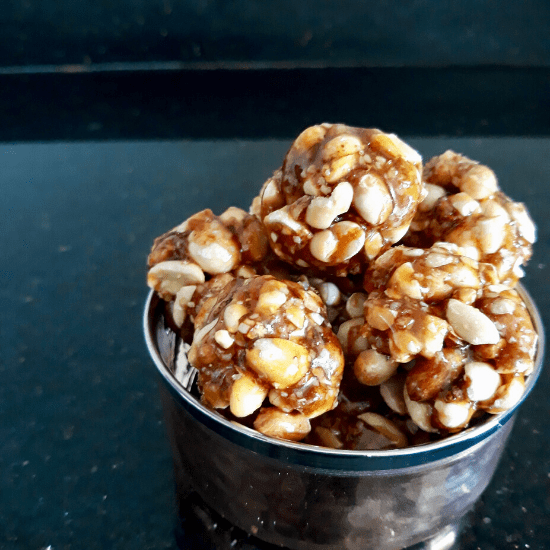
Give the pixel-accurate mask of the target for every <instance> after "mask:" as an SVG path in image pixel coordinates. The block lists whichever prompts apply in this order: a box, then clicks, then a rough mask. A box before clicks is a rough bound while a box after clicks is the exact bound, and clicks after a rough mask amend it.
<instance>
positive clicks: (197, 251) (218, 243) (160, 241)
mask: <svg viewBox="0 0 550 550" xmlns="http://www.w3.org/2000/svg"><path fill="white" fill-rule="evenodd" d="M268 251H269V247H268V243H267V238H266V235H265V232H264V229H263V226H262V224H261V223H260V222H259V221H258V219H257V218H256V217H255V216H252V215H251V214H248V213H246V212H245V211H244V210H241V209H240V208H235V207H230V208H228V209H227V210H226V211H225V212H224V213H223V214H222V215H221V216H215V215H214V214H213V213H212V211H211V210H203V211H201V212H198V213H197V214H195V215H193V216H191V217H190V218H189V219H187V220H185V221H184V222H183V223H181V224H180V225H178V226H177V227H174V229H172V230H171V231H168V232H167V233H165V234H164V235H161V236H160V237H157V238H156V239H155V242H154V244H153V248H152V250H151V253H150V254H149V260H148V263H149V272H148V275H147V284H148V285H149V286H150V287H151V288H152V289H154V290H155V291H156V292H157V293H158V294H159V296H161V297H162V298H164V299H165V300H171V299H173V297H175V296H176V295H177V294H178V292H179V291H180V290H181V289H182V288H184V287H189V286H196V285H198V284H201V283H204V282H205V274H207V275H217V274H219V273H229V272H231V271H233V270H235V269H237V268H239V267H242V266H247V265H254V264H258V263H260V262H261V261H262V260H264V259H265V257H266V256H267V254H268ZM188 292H189V291H186V294H188Z"/></svg>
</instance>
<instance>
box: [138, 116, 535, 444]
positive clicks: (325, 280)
mask: <svg viewBox="0 0 550 550" xmlns="http://www.w3.org/2000/svg"><path fill="white" fill-rule="evenodd" d="M421 173H422V174H423V176H422V178H421V176H420V175H421ZM535 237H536V232H535V227H534V224H533V222H532V221H531V219H530V217H529V215H528V213H527V211H526V209H525V207H524V206H523V205H522V204H521V203H515V202H513V201H512V200H511V199H509V198H508V197H506V195H504V193H502V191H500V190H499V188H498V183H497V180H496V177H495V174H494V173H493V171H492V170H491V169H489V168H488V167H486V166H483V165H480V164H479V163H477V162H475V161H472V160H470V159H468V158H467V157H464V156H461V155H458V154H456V153H454V152H452V151H447V152H446V153H444V154H442V155H440V156H438V157H434V158H433V159H432V160H430V162H429V163H428V164H427V165H426V166H425V167H424V170H423V172H422V166H421V159H420V156H419V155H418V153H417V152H416V151H414V150H413V149H411V148H410V147H409V146H408V145H406V144H405V143H404V142H402V141H401V140H400V139H399V138H397V137H396V136H395V135H393V134H385V133H383V132H381V131H380V130H376V129H362V128H354V127H349V126H345V125H342V124H321V125H317V126H312V127H310V128H307V129H306V130H304V132H302V133H301V134H300V135H299V136H298V138H297V139H296V140H295V141H294V143H293V144H292V146H291V148H290V149H289V151H288V153H287V154H286V156H285V158H284V161H283V164H282V167H281V169H280V170H277V171H276V172H275V173H274V175H273V176H272V177H271V178H270V179H268V180H267V181H266V182H265V183H264V185H263V187H262V189H261V191H260V193H259V195H258V196H257V197H256V198H255V199H254V200H253V202H252V205H251V209H250V213H246V212H245V211H243V210H241V209H239V208H233V207H231V208H229V209H227V210H226V211H225V212H224V213H223V214H221V215H220V216H215V215H214V214H213V213H212V211H210V210H203V211H202V212H199V213H197V214H195V215H194V216H191V217H190V218H189V219H188V220H186V221H185V222H183V223H182V224H180V225H179V226H177V227H175V228H174V229H172V230H171V231H169V232H168V233H165V234H164V235H162V236H160V237H159V238H157V239H156V240H155V242H154V245H153V249H152V251H151V254H150V256H149V272H148V284H149V286H150V287H151V288H153V289H154V290H155V291H156V292H157V293H158V294H159V295H160V296H161V297H162V298H163V299H164V300H165V301H166V302H167V308H166V313H167V318H168V320H169V323H170V326H172V327H173V328H174V330H177V331H178V332H179V333H180V335H181V337H182V338H183V339H185V340H187V341H188V342H191V341H192V344H191V347H190V349H189V352H188V358H189V362H190V363H191V365H192V366H194V367H195V368H196V369H197V370H198V373H199V375H198V389H199V392H200V395H201V400H202V402H203V403H204V404H206V405H207V406H209V407H211V408H214V409H217V410H219V411H221V412H222V413H223V414H224V415H225V416H226V417H228V418H230V419H231V420H235V419H237V420H238V421H240V422H242V423H244V424H246V425H247V426H249V427H254V428H255V429H256V430H258V431H259V432H261V433H263V434H265V435H268V436H270V437H275V438H279V439H286V440H291V441H302V440H304V441H305V442H307V443H311V444H315V445H323V446H327V447H332V448H335V449H395V448H401V447H405V446H408V445H417V444H421V443H426V442H427V441H430V440H433V439H436V438H438V437H443V436H446V435H448V434H450V433H454V432H458V431H460V430H462V429H464V428H465V427H466V426H468V425H469V423H470V422H471V421H472V419H473V418H477V417H479V416H480V415H482V414H484V413H486V412H487V413H491V414H496V413H499V412H502V411H505V410H508V409H509V408H511V407H513V406H514V405H515V404H516V403H517V401H518V400H519V399H520V398H521V396H522V395H523V392H524V389H525V379H526V377H528V376H529V375H530V374H531V372H532V370H533V368H534V358H535V353H536V349H537V334H536V332H535V330H534V327H533V324H532V321H531V318H530V315H529V312H528V311H527V308H526V306H525V304H524V303H523V300H522V299H521V297H520V295H519V294H518V293H517V291H516V290H514V288H513V287H514V285H515V284H516V283H517V281H518V279H519V278H520V277H521V276H522V275H523V270H522V265H524V264H525V263H526V262H527V261H528V259H529V258H530V256H531V247H532V243H533V242H534V241H535Z"/></svg>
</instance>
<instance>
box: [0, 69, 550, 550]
mask: <svg viewBox="0 0 550 550" xmlns="http://www.w3.org/2000/svg"><path fill="white" fill-rule="evenodd" d="M176 76H177V75H174V78H175V77H176ZM102 78H104V79H105V81H107V80H108V79H107V78H106V77H105V75H103V76H102ZM149 78H151V77H149ZM3 82H4V83H5V82H6V81H5V80H4V81H3ZM22 82H23V81H18V82H16V84H17V85H19V86H21V89H22V90H24V89H25V86H24V84H22ZM94 82H95V83H96V85H98V84H97V83H98V82H99V81H98V80H96V81H94ZM518 82H519V80H518ZM518 82H516V84H518ZM533 86H535V87H536V86H539V88H537V89H540V90H543V89H546V87H547V86H548V79H547V75H546V73H544V75H543V77H542V79H541V80H536V79H535V84H533ZM335 87H336V86H335V85H334V84H333V88H332V89H333V90H334V88H335ZM60 88H61V86H60ZM15 89H17V86H15V84H14V87H13V88H12V91H11V92H7V91H6V89H5V88H1V87H0V90H2V91H1V92H0V96H3V99H4V100H6V99H7V98H8V96H9V94H10V93H11V94H15V92H14V91H13V90H15ZM72 92H73V93H76V92H75V91H74V89H73V90H72ZM27 93H28V91H27ZM86 93H87V92H83V95H82V97H87V95H86ZM480 93H481V92H480ZM505 93H508V94H510V93H511V92H510V91H508V92H505ZM526 93H528V94H530V93H532V89H531V91H528V92H526ZM161 95H162V90H160V91H159V92H158V97H161ZM535 95H536V94H535ZM219 96H220V94H218V95H217V96H216V101H220V99H219ZM13 97H14V96H13ZM13 97H12V98H13ZM493 97H496V96H493ZM530 97H531V96H530ZM533 97H534V96H533ZM533 97H531V99H533ZM537 97H539V96H538V95H537ZM540 97H542V95H541V96H540ZM76 99H77V98H76V97H75V96H74V95H73V96H71V97H70V98H69V99H68V101H69V103H70V102H72V103H75V101H76ZM119 100H120V98H118V99H117V102H118V101H119ZM41 101H42V105H43V106H47V105H48V104H52V102H51V97H50V98H49V99H48V98H44V96H42V97H41ZM102 101H104V103H103V104H101V103H99V102H96V103H94V104H91V105H90V109H89V110H88V112H94V113H103V114H104V115H105V113H107V114H109V116H107V115H105V120H104V121H101V125H102V126H101V127H99V128H96V130H97V131H98V132H97V134H96V135H97V136H98V139H94V140H93V141H92V138H93V137H94V130H93V128H92V129H91V130H90V133H89V136H87V135H86V132H85V131H82V132H81V133H78V132H75V133H73V134H71V132H70V131H69V130H70V129H71V128H73V129H74V128H79V127H82V128H84V127H85V124H88V129H89V125H90V124H93V123H94V120H93V119H86V118H85V116H83V113H85V112H86V111H87V110H86V105H85V104H80V105H79V107H78V109H77V108H76V107H75V108H74V109H73V111H72V113H73V116H74V118H73V119H72V124H73V125H72V126H71V125H70V124H69V122H68V121H69V120H70V118H66V117H69V116H70V115H71V110H70V109H69V110H67V111H63V110H60V111H59V112H58V114H59V113H61V115H62V116H61V115H60V125H59V126H57V127H54V128H51V129H50V130H48V128H45V127H43V126H42V125H40V127H38V126H37V127H35V128H34V130H33V126H32V121H31V117H30V116H29V114H28V113H27V114H24V113H22V114H21V117H22V120H23V122H24V123H25V124H27V126H26V127H25V128H23V126H18V125H17V121H16V117H15V116H13V118H12V120H11V122H10V123H9V124H8V125H7V126H5V127H4V128H3V129H2V130H0V135H1V138H2V140H3V142H2V143H1V144H0V153H1V157H0V158H1V161H0V167H1V168H0V182H1V183H0V185H1V189H2V206H1V209H2V213H1V216H0V242H1V249H2V257H3V262H2V267H1V268H0V280H1V286H0V296H1V301H2V308H1V311H0V350H1V362H0V376H1V380H2V383H1V384H0V548H1V549H6V550H12V549H14V550H15V549H27V548H29V549H30V548H33V549H48V550H61V549H78V548H87V549H88V550H94V549H102V548H116V549H123V548H124V549H126V548H132V549H134V550H138V549H161V548H175V547H176V543H175V540H174V520H175V511H174V505H175V504H174V503H175V500H174V497H173V494H172V491H173V488H172V483H173V482H172V470H171V468H172V464H171V457H170V449H169V444H168V440H167V438H166V434H165V429H164V425H163V419H162V411H161V408H160V401H159V399H158V390H157V384H158V378H157V374H156V372H155V368H154V366H153V364H152V362H151V361H150V359H149V357H148V354H147V350H146V348H145V344H144V342H143V335H142V332H141V314H142V308H143V304H144V300H145V297H146V294H147V288H146V286H145V259H146V255H147V253H148V250H149V248H150V245H151V243H152V240H153V238H154V237H155V236H156V235H158V234H160V233H162V232H164V231H165V230H167V229H168V228H171V227H173V226H174V225H176V224H177V223H179V222H180V221H182V220H183V219H184V218H186V217H188V216H189V215H190V214H192V213H194V212H196V211H198V210H200V209H203V208H207V207H209V208H212V209H213V210H214V211H215V212H216V213H219V212H221V211H222V210H223V209H225V208H226V207H227V206H229V205H236V206H240V207H243V208H247V207H248V205H249V203H250V201H251V199H252V198H253V196H255V194H256V193H257V190H258V189H259V187H260V185H261V184H262V182H263V181H264V180H265V179H266V177H267V176H269V175H270V174H271V172H272V171H273V170H274V169H275V168H276V167H277V165H278V164H279V163H280V161H281V159H282V156H283V154H284V152H285V151H286V149H287V147H288V145H289V143H290V138H291V136H292V135H293V134H294V133H295V128H294V122H293V121H294V120H295V119H292V118H291V117H290V114H291V108H290V107H288V106H285V105H280V106H279V107H280V109H281V111H284V112H285V116H286V117H287V118H285V120H286V121H287V123H286V124H287V125H286V126H285V125H284V123H282V122H281V123H280V126H277V128H278V130H277V131H270V130H269V129H267V130H266V132H265V133H264V134H263V135H262V134H261V133H260V132H259V131H258V132H248V133H247V132H244V135H243V133H239V132H234V135H235V136H236V139H233V138H232V136H231V135H230V134H231V131H230V130H229V129H228V128H229V123H228V122H227V121H228V120H229V117H230V113H229V114H227V113H226V114H225V117H226V118H225V122H224V123H223V124H225V126H224V128H225V130H224V131H225V132H226V133H225V134H223V132H221V134H222V135H220V132H216V130H212V132H211V134H210V136H209V132H208V128H209V127H211V126H208V125H213V124H214V125H215V123H216V121H215V119H214V117H210V118H208V116H207V115H208V112H207V109H206V107H205V110H204V111H201V112H198V113H197V112H189V109H188V107H185V105H184V106H182V104H181V103H179V106H180V109H181V110H179V111H178V110H176V109H175V108H173V112H174V113H175V114H174V115H173V116H174V119H176V118H177V123H176V122H174V120H171V119H170V116H169V115H170V112H171V111H170V106H167V105H164V106H163V107H162V109H161V111H162V116H163V117H164V118H163V120H164V126H162V128H172V129H174V128H176V127H178V125H180V126H181V134H180V135H175V136H174V135H170V132H167V133H164V134H163V133H162V132H161V133H160V134H161V135H160V136H159V132H156V131H155V127H154V126H151V130H150V133H149V136H150V137H149V139H148V138H147V131H148V130H147V128H148V125H149V124H150V123H151V121H152V120H153V121H155V120H156V119H155V117H157V116H160V115H159V114H158V111H155V109H154V105H153V106H152V110H153V111H154V112H155V114H154V117H149V116H148V114H149V113H148V111H147V109H146V107H147V105H146V103H147V102H144V103H143V104H140V109H142V110H141V111H140V112H135V113H134V115H132V116H134V118H135V120H134V122H133V126H132V129H131V131H130V133H129V134H128V133H125V132H124V131H121V132H120V133H118V132H116V131H113V132H111V133H110V134H109V132H108V131H106V130H105V124H107V125H111V126H112V127H113V128H114V127H117V128H124V122H125V121H126V119H125V118H124V117H126V115H127V113H128V112H130V111H129V109H131V108H132V107H131V105H128V106H126V107H125V108H124V109H125V110H124V112H123V113H122V115H121V117H122V118H119V119H116V116H117V109H116V108H114V107H113V103H112V102H109V100H108V98H106V96H103V98H102ZM173 101H175V100H174V99H173ZM62 102H63V98H62V97H61V96H56V97H55V102H54V103H55V104H56V105H57V107H56V108H58V109H61V107H60V106H61V104H62ZM474 103H475V102H474ZM395 104H396V105H397V104H399V102H398V101H397V100H396V103H395ZM36 105H37V104H36V103H35V104H34V105H30V103H29V109H31V110H32V109H36V108H37V107H36ZM102 105H103V106H102ZM105 105H107V107H105ZM109 105H110V107H109ZM533 105H534V106H533ZM20 106H21V105H20ZM256 106H257V103H256ZM2 109H7V107H6V105H5V103H2ZM109 109H110V110H109ZM507 109H509V110H512V111H510V113H511V114H509V116H508V117H507V115H506V113H507V112H509V111H507ZM520 110H521V109H520ZM270 112H271V114H270V115H269V117H270V120H272V121H273V120H275V118H276V117H275V116H274V114H273V111H272V110H271V111H270ZM491 112H492V113H493V114H494V118H492V119H490V120H489V127H490V128H492V129H493V130H494V129H495V128H500V129H501V130H502V129H505V130H506V131H493V133H492V134H491V132H489V131H487V132H475V131H473V130H472V129H474V128H476V127H477V128H484V127H485V126H486V125H485V126H484V125H483V123H482V122H481V120H480V119H479V118H475V117H474V118H475V120H474V119H469V118H468V112H464V113H463V114H462V115H461V117H462V118H460V117H457V116H456V113H454V112H453V113H450V114H449V120H452V121H453V122H452V123H451V122H449V123H448V124H449V126H448V130H449V131H447V132H446V131H445V123H444V121H441V120H439V119H438V124H439V126H438V130H437V131H435V132H433V134H432V135H430V133H429V132H428V131H427V130H426V129H424V131H423V132H421V133H422V134H423V136H422V137H419V136H418V133H416V135H414V134H415V132H412V131H409V132H407V131H406V130H407V128H409V129H410V123H409V122H407V123H406V124H403V125H402V126H399V124H398V125H397V126H398V127H397V128H394V127H391V126H388V125H385V126H384V129H386V130H388V131H392V130H396V131H401V130H403V129H404V130H405V131H401V134H402V137H403V138H405V139H406V140H408V141H409V142H410V143H411V144H412V145H413V146H415V147H416V148H417V149H418V150H419V151H420V152H421V153H422V155H423V156H424V157H425V158H428V157H430V156H431V155H433V154H437V153H440V152H442V151H444V150H445V149H447V148H453V149H455V150H457V151H460V152H462V153H464V154H467V155H470V156H471V157H472V158H475V159H476V160H479V161H481V162H483V163H486V164H488V165H489V166H491V167H492V168H493V169H494V170H495V172H496V173H497V176H498V177H499V180H500V184H501V187H502V188H503V190H504V191H505V192H506V193H507V194H508V195H510V196H511V197H512V198H514V199H515V200H518V201H523V202H524V203H525V204H526V205H527V207H528V208H529V210H530V212H531V214H532V216H533V218H534V219H535V222H536V224H537V226H538V242H537V244H536V245H535V254H534V256H533V258H532V259H531V261H530V263H529V265H528V267H527V270H526V277H525V280H524V282H525V285H526V287H527V288H528V290H529V291H530V293H531V294H532V295H533V297H534V299H535V301H536V303H537V305H538V307H539V309H540V312H541V314H542V317H543V320H544V322H545V324H546V326H549V325H550V317H549V313H548V312H549V311H550V293H549V292H548V286H547V285H548V284H549V280H550V249H549V247H550V216H549V215H548V213H549V212H550V194H549V193H548V181H549V178H550V176H549V174H550V137H549V134H550V124H549V123H548V121H549V118H548V115H549V111H548V104H547V103H545V102H544V101H543V100H541V101H540V102H535V103H532V108H531V110H530V111H529V113H531V114H530V115H529V116H531V118H532V119H533V120H534V121H535V120H536V121H537V123H536V124H535V130H534V131H533V132H531V131H530V129H529V126H528V125H523V126H522V124H521V120H522V119H521V120H520V119H519V118H518V117H517V116H515V115H514V111H513V103H510V104H509V105H508V104H506V105H504V106H502V105H501V108H500V110H499V109H497V108H495V107H492V111H491ZM522 112H523V113H524V114H525V112H526V111H522ZM201 113H202V114H203V115H204V117H205V118H204V120H205V121H206V122H207V126H205V127H203V128H202V133H200V132H195V133H196V134H200V135H193V131H190V132H189V133H190V134H191V136H189V135H187V136H186V135H185V134H186V130H185V125H186V120H191V121H193V124H195V126H193V128H198V127H199V124H198V122H200V120H201V118H200V116H201ZM516 113H517V112H516ZM313 114H315V115H317V114H319V113H318V112H315V113H313ZM336 114H337V113H336ZM345 114H346V118H345V120H344V119H340V120H342V121H344V122H347V123H350V124H354V123H356V124H365V123H366V121H365V120H364V119H365V115H364V113H363V114H362V113H359V114H358V117H357V118H358V120H357V122H356V121H354V119H353V118H352V116H351V115H350V111H349V110H348V111H347V112H346V113H345ZM443 115H444V112H443V111H442V113H441V115H440V116H443ZM497 115H498V116H497ZM41 116H42V119H41V120H43V121H48V120H50V121H51V120H53V119H54V118H55V111H53V112H42V113H41ZM110 116H112V117H113V118H112V119H111V118H109V117H110ZM248 116H251V113H248ZM257 116H258V117H261V115H260V114H259V113H258V115H257ZM334 116H335V111H334V110H332V111H331V110H330V108H328V107H327V116H326V117H323V118H324V119H329V120H336V119H335V118H334ZM392 116H394V117H397V115H396V114H395V113H394V114H393V115H392ZM415 116H416V117H417V118H420V117H419V115H418V113H417V114H416V115H415ZM499 116H500V118H498V117H499ZM63 117H65V118H63ZM186 117H187V118H186ZM403 117H404V118H407V114H406V113H404V114H403ZM453 117H454V118H453ZM497 119H498V120H500V121H504V122H502V125H501V126H498V125H497V126H492V124H493V122H494V120H497ZM378 120H380V122H377V124H381V123H383V122H385V121H387V120H386V119H383V117H381V118H380V117H379V119H378ZM460 120H462V126H461V128H462V132H461V133H462V134H464V135H462V136H461V137H457V134H458V133H459V132H458V130H457V128H458V126H460ZM140 121H141V123H140ZM318 121H319V120H314V121H309V120H303V122H306V123H310V122H318ZM457 121H458V122H457ZM206 122H205V124H206ZM524 122H525V121H524ZM63 124H65V126H63ZM140 124H141V126H140ZM243 124H244V126H245V127H246V128H249V127H251V126H252V125H253V123H252V122H250V121H249V120H248V121H245V122H244V123H243ZM407 124H409V126H407ZM537 124H538V125H537ZM117 125H118V126H117ZM425 126H426V127H429V124H428V121H425ZM451 126H452V127H451ZM522 128H523V130H524V131H521V129H522ZM136 129H137V130H136ZM428 129H429V128H428ZM468 129H469V130H470V132H468V131H467V130H468ZM23 130H24V131H23ZM134 130H135V134H136V135H132V132H133V131H134ZM48 132H49V133H48ZM480 133H481V134H484V135H479V134H480ZM445 134H446V135H447V136H448V137H445ZM33 137H34V138H35V139H33ZM159 137H161V138H170V139H159ZM75 138H76V140H75ZM113 138H116V139H113ZM136 138H139V139H136ZM213 138H214V139H213ZM45 140H47V141H45ZM549 391H550V372H549V371H548V369H545V370H544V372H543V374H542V376H541V378H540V380H539V382H538V384H537V386H536V388H535V389H534V391H533V393H532V394H531V395H530V397H529V398H528V400H527V402H526V403H525V404H524V405H523V406H522V408H521V410H520V412H519V415H518V418H517V421H516V424H515V427H514V431H513V433H512V438H511V440H510V442H509V445H508V447H507V449H506V451H505V455H504V457H503V459H502V462H501V464H500V466H499V468H498V471H497V473H496V476H495V478H494V479H493V481H492V482H491V484H490V486H489V488H488V489H487V491H486V492H485V493H484V495H483V497H482V498H481V500H480V501H479V502H478V503H477V505H476V506H475V509H474V510H473V512H472V513H470V514H469V515H468V516H467V518H466V521H465V525H464V529H463V533H462V537H461V539H460V542H459V543H458V544H457V546H456V548H457V549H460V550H476V549H478V548H479V549H482V550H492V549H495V550H496V549H499V550H500V549H504V548H506V549H508V548H509V549H516V548H517V549H519V548H521V549H523V548H529V549H531V550H535V549H536V550H543V549H548V548H550V530H549V529H548V525H549V519H550V424H549V418H550V400H549V399H548V393H549ZM183 540H184V542H182V545H183V547H189V548H199V547H201V546H199V542H197V541H199V540H200V537H194V536H192V534H190V535H189V537H188V539H187V542H185V538H184V539H183ZM186 545H188V546H186ZM202 547H204V548H209V546H202ZM252 547H253V546H252V543H251V542H250V541H248V542H246V541H244V542H243V541H241V542H237V544H236V545H235V546H234V548H252Z"/></svg>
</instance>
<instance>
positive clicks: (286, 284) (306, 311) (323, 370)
mask: <svg viewBox="0 0 550 550" xmlns="http://www.w3.org/2000/svg"><path fill="white" fill-rule="evenodd" d="M206 286H208V283H207V284H206ZM219 286H220V285H218V287H219ZM218 287H217V288H215V289H213V290H211V289H208V290H207V291H206V292H202V298H201V301H200V302H199V304H198V305H197V308H196V309H197V312H196V315H195V333H194V337H193V343H192V345H191V349H190V350H189V362H190V363H191V365H192V366H194V367H195V368H197V369H198V371H199V378H198V384H199V389H200V391H201V396H202V400H203V401H204V402H205V403H206V404H207V405H209V406H211V407H214V408H225V407H227V406H230V407H231V412H232V413H233V414H235V415H236V416H239V415H241V416H245V415H242V414H237V413H241V412H242V410H245V411H248V409H247V408H246V407H243V405H242V402H243V401H249V400H250V396H249V393H250V392H251V391H252V389H250V388H255V389H254V391H255V395H260V394H261V392H262V391H263V396H264V398H267V399H268V400H269V402H270V403H271V405H272V406H274V407H276V408H277V409H278V410H280V411H282V412H284V413H292V414H294V413H301V414H303V415H304V416H306V417H308V418H312V417H315V416H318V415H320V414H322V413H323V412H326V411H327V410H330V409H332V408H333V406H335V404H336V401H337V396H338V389H339V385H340V380H341V378H342V372H343V367H344V359H343V354H342V350H341V348H340V345H339V343H338V340H337V338H336V336H335V335H334V333H333V332H332V330H331V328H330V324H329V323H328V321H327V318H326V310H325V308H324V306H323V303H322V301H321V299H320V298H319V296H318V295H317V294H316V293H315V292H313V291H311V290H305V289H304V288H303V287H302V286H301V285H300V284H298V283H294V282H291V281H279V280H277V279H275V278H274V277H272V276H256V277H251V278H248V279H241V278H233V279H232V280H228V281H227V284H226V285H225V286H224V287H223V288H222V289H221V290H220V289H219V288H218ZM242 380H246V382H242ZM249 389H250V391H249ZM235 391H238V392H240V393H239V395H237V396H235V395H234V394H235ZM262 401H263V399H262V400H260V401H259V403H258V402H257V400H256V401H254V404H255V405H256V404H257V407H256V408H254V409H253V410H250V411H249V413H248V414H251V413H253V412H255V411H256V410H257V408H259V406H260V405H261V404H262ZM233 402H234V403H233ZM238 407H241V408H240V409H239V408H238Z"/></svg>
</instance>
